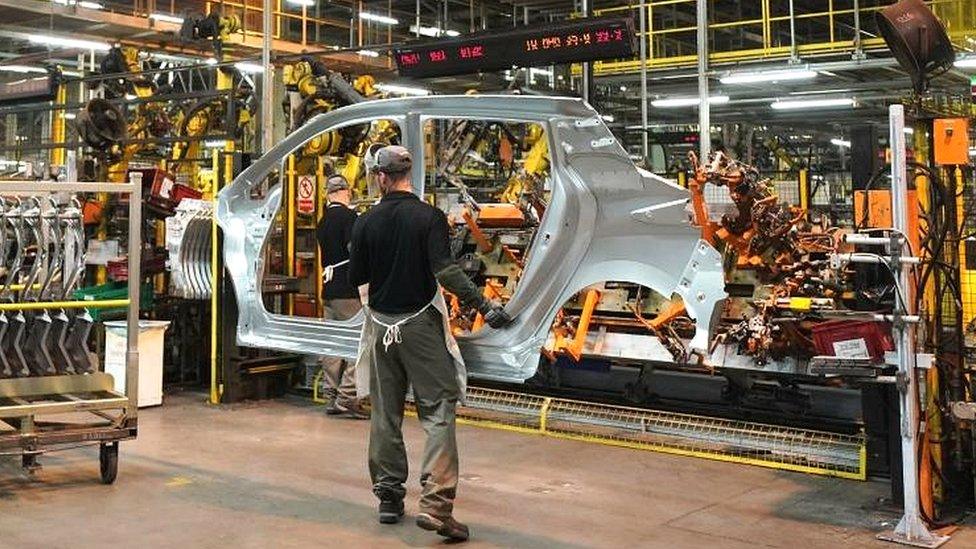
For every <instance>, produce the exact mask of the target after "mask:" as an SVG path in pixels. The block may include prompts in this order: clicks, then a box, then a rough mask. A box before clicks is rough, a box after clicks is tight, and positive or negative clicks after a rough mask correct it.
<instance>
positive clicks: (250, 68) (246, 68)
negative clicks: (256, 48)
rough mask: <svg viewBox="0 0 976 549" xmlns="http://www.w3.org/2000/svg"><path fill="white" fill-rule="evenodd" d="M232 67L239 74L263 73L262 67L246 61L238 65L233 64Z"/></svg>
mask: <svg viewBox="0 0 976 549" xmlns="http://www.w3.org/2000/svg"><path fill="white" fill-rule="evenodd" d="M234 67H235V68H237V70H239V71H241V72H246V73H250V74H254V73H258V72H264V67H262V66H261V65H258V64H257V63H248V62H246V61H240V62H238V63H234Z"/></svg>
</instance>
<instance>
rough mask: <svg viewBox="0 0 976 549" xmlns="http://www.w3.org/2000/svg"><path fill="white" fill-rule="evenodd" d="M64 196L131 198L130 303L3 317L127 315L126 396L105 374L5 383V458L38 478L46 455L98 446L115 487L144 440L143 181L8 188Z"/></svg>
mask: <svg viewBox="0 0 976 549" xmlns="http://www.w3.org/2000/svg"><path fill="white" fill-rule="evenodd" d="M59 192H66V193H112V194H127V195H128V196H129V227H128V229H129V235H128V262H129V277H128V294H129V296H128V299H113V300H102V301H46V302H45V301H31V302H26V303H23V302H22V303H0V311H25V310H35V311H38V310H51V309H59V310H60V309H76V310H78V309H104V308H118V307H127V308H128V332H127V342H126V343H127V345H126V347H127V352H126V369H125V372H126V374H125V381H126V383H125V394H120V393H118V392H116V391H115V389H114V380H113V378H112V376H111V375H109V374H106V373H104V372H101V371H95V372H91V373H74V374H70V375H43V376H29V377H15V378H10V379H0V455H20V456H21V459H22V464H23V466H24V469H25V470H26V471H27V472H28V474H33V473H34V472H35V471H36V470H37V469H38V468H39V465H38V463H37V456H38V455H40V454H43V453H46V452H52V451H56V450H65V449H69V448H76V447H80V446H89V445H96V444H97V445H99V447H100V452H99V462H100V466H101V467H100V470H101V479H102V482H103V483H105V484H111V483H112V482H114V481H115V478H116V475H117V473H118V460H119V441H122V440H128V439H132V438H135V436H136V421H137V410H138V402H137V398H138V394H139V390H138V389H139V387H138V383H139V350H138V346H137V342H138V337H139V282H140V271H139V268H140V251H141V248H140V246H141V243H140V227H141V224H142V219H141V218H142V174H140V173H133V174H132V175H131V176H130V180H129V182H128V183H60V182H31V181H0V196H4V197H18V198H21V197H31V196H40V195H49V194H51V193H59ZM62 283H64V282H62Z"/></svg>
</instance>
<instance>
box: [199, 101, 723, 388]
mask: <svg viewBox="0 0 976 549" xmlns="http://www.w3.org/2000/svg"><path fill="white" fill-rule="evenodd" d="M460 117H463V118H464V119H484V120H496V121H498V120H503V121H513V122H528V123H537V124H541V125H542V126H543V127H544V128H545V130H546V131H545V135H546V138H547V139H549V140H550V141H549V150H550V151H551V153H550V155H551V182H552V196H551V200H550V203H549V207H548V210H547V213H546V216H545V217H544V219H543V221H542V223H541V225H540V226H539V228H538V231H537V233H536V236H535V241H534V242H533V243H532V246H531V248H530V250H529V253H528V257H527V260H526V264H525V270H524V272H523V276H522V278H521V280H520V282H519V285H518V289H517V291H516V293H515V295H514V296H513V297H512V299H511V300H510V301H509V302H508V303H507V304H506V310H507V311H508V313H509V314H511V315H512V316H513V317H515V319H516V320H515V322H514V323H513V324H512V325H510V326H508V327H506V328H504V329H501V330H494V329H488V328H485V329H483V330H481V331H479V332H476V333H474V334H471V335H466V336H460V337H459V338H458V343H459V345H460V347H461V351H462V354H463V355H464V358H465V361H466V362H467V366H468V371H469V372H470V373H471V375H472V376H475V377H480V378H487V379H496V380H503V381H523V380H525V379H527V378H529V377H530V376H532V375H533V374H534V373H535V371H536V368H537V366H538V362H539V355H540V349H541V347H542V346H543V344H544V343H545V340H546V337H547V336H548V334H549V329H550V326H551V324H552V322H553V319H554V317H555V315H556V313H557V312H558V311H559V309H560V308H561V307H562V306H563V304H564V303H565V302H566V301H567V300H568V299H570V298H571V297H572V296H573V295H574V294H575V293H577V292H579V291H580V290H582V289H583V288H585V287H587V286H589V285H591V284H595V283H598V282H603V281H606V280H614V281H622V282H630V283H634V284H640V285H643V286H646V287H649V288H651V289H653V290H655V291H656V292H658V293H660V294H662V295H664V296H672V295H674V294H677V295H679V296H681V298H682V299H683V300H684V303H685V305H686V307H687V310H688V313H689V316H691V317H692V318H694V319H695V320H696V321H697V323H696V334H695V337H694V338H693V339H692V341H691V343H690V345H691V347H692V348H693V349H696V350H699V351H704V350H705V349H706V347H707V346H708V337H709V329H710V326H711V323H712V317H713V314H714V312H715V310H716V306H717V305H718V304H719V302H720V301H721V300H723V299H724V298H725V297H726V294H725V290H724V285H725V282H724V275H723V271H722V265H721V256H720V254H719V253H718V251H716V250H715V249H714V248H713V247H712V246H711V245H709V244H708V243H706V242H704V241H702V240H700V238H699V231H698V230H697V229H696V228H695V227H693V226H692V225H691V224H690V222H689V215H688V211H687V202H688V199H689V194H688V192H687V191H686V190H685V189H682V188H681V187H678V186H677V185H675V184H673V183H671V182H670V181H668V180H666V179H664V178H661V177H658V176H656V175H654V174H651V173H649V172H647V171H644V170H641V169H639V168H637V167H636V166H635V165H634V164H633V162H632V161H631V160H630V158H629V157H628V155H627V153H626V151H625V150H624V149H623V148H622V147H621V146H620V144H619V143H618V142H617V140H616V139H615V138H614V137H613V135H612V134H611V133H610V130H609V129H608V128H607V127H606V125H605V124H604V123H603V121H602V120H601V119H600V117H599V115H598V113H597V112H596V111H595V110H594V109H593V108H592V107H590V106H589V105H587V104H586V103H585V102H583V101H581V100H578V99H572V98H551V97H526V96H511V95H506V96H490V95H476V96H437V97H421V98H408V99H389V100H380V101H370V102H365V103H360V104H357V105H351V106H348V107H344V108H340V109H337V110H335V111H331V112H329V113H326V114H323V115H320V116H318V117H316V118H313V119H312V120H311V121H309V123H308V124H306V125H305V126H303V127H301V128H299V129H298V130H296V131H295V132H294V133H292V134H291V135H289V136H288V137H286V138H285V139H284V140H283V141H282V142H280V143H279V144H278V145H276V146H275V147H274V148H273V149H272V150H271V151H270V152H269V153H268V154H265V155H264V156H262V157H261V158H260V159H258V160H257V161H255V162H254V164H253V165H251V166H250V167H249V168H247V169H246V170H245V171H244V172H243V173H241V175H240V176H238V177H237V178H236V179H235V180H234V182H233V183H232V184H231V185H229V186H228V187H226V188H225V189H223V190H222V191H221V192H220V195H219V197H218V204H217V220H218V223H219V224H220V226H221V228H222V229H223V231H224V258H225V262H226V265H227V268H228V270H229V272H230V275H231V277H232V279H233V281H234V287H235V292H236V297H237V300H238V304H239V309H240V316H239V320H238V326H237V340H238V344H240V345H245V346H252V347H263V348H272V349H280V350H284V351H292V352H302V353H312V354H321V355H332V356H340V357H344V358H349V359H353V358H355V357H356V354H357V348H358V345H359V337H360V329H361V326H362V322H363V315H362V313H360V314H359V315H357V316H356V317H355V318H353V319H350V320H348V321H327V320H320V319H312V318H301V317H293V316H283V315H278V314H273V313H271V312H269V311H268V310H266V309H265V307H264V304H263V301H262V299H261V293H260V288H261V279H262V277H263V270H264V257H265V254H264V247H265V241H266V240H267V238H268V236H269V234H270V230H271V227H272V223H273V220H274V218H275V216H276V215H277V212H278V210H279V208H280V207H281V203H282V187H281V185H280V184H278V185H276V186H274V187H272V188H271V189H270V190H269V192H268V193H267V194H266V196H264V197H263V198H261V199H256V200H255V199H252V198H251V196H252V191H253V190H254V189H255V188H256V187H258V186H259V185H261V184H262V183H263V182H264V181H265V180H266V178H268V176H269V175H270V174H271V173H272V172H273V171H274V170H276V169H278V170H281V167H282V162H283V161H285V160H286V159H287V157H288V155H289V154H291V153H292V152H294V151H296V150H297V149H299V148H300V147H301V146H302V145H303V144H304V143H305V142H307V141H308V140H309V139H312V138H313V137H315V136H316V135H319V134H321V133H322V132H324V131H329V130H333V129H336V128H338V127H342V126H346V125H350V124H362V123H368V122H371V121H375V120H393V121H395V122H396V123H397V124H398V125H399V126H400V129H401V133H402V143H403V145H404V146H406V147H407V148H408V149H410V151H411V152H412V153H413V155H414V157H415V158H422V157H423V154H424V152H423V135H422V131H423V130H422V128H423V127H424V120H425V119H428V118H442V119H443V118H446V119H452V118H454V119H456V118H460ZM424 164H425V163H424V162H415V164H414V168H413V174H412V175H413V181H414V191H415V192H416V193H418V194H420V195H423V192H424V187H423V183H424V181H425V180H426V178H425V173H424V171H425V168H424ZM282 172H283V170H282Z"/></svg>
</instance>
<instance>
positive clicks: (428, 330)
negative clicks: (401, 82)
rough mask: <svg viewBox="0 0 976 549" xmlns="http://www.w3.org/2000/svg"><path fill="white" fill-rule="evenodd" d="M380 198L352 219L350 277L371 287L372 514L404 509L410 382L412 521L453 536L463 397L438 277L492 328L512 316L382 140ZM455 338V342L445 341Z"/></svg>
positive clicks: (406, 157)
mask: <svg viewBox="0 0 976 549" xmlns="http://www.w3.org/2000/svg"><path fill="white" fill-rule="evenodd" d="M375 162H376V163H375V166H373V167H372V169H371V171H373V172H374V174H375V177H376V180H377V183H378V185H379V188H380V192H381V193H382V195H383V198H382V200H380V202H379V204H377V205H375V206H373V208H372V209H370V210H369V211H368V212H366V213H365V214H363V215H362V216H361V217H360V218H359V219H358V220H357V221H356V224H355V225H354V226H353V231H352V243H351V254H350V263H349V281H350V282H351V283H352V284H353V285H356V286H358V285H361V284H367V283H368V284H369V303H368V307H367V322H370V323H373V324H372V326H371V327H372V328H375V330H374V332H375V333H374V334H373V335H372V336H371V338H370V339H371V340H368V341H365V344H366V345H369V346H370V350H371V354H372V360H371V361H370V372H369V374H370V377H369V379H370V403H371V404H372V416H371V427H370V437H369V472H370V477H371V478H372V481H373V493H375V494H376V496H377V497H378V498H379V500H380V506H379V520H380V522H382V523H395V522H398V521H399V520H400V518H401V517H402V516H403V497H404V494H405V493H406V491H405V490H404V488H403V483H404V482H406V480H407V456H406V452H405V449H404V446H403V434H402V432H401V424H402V422H403V407H404V399H405V397H406V393H407V388H408V386H412V387H413V394H414V400H415V403H416V406H417V415H418V416H419V417H420V422H421V424H422V425H423V428H424V431H425V432H426V434H427V443H426V446H425V448H424V459H423V465H422V468H421V476H420V483H421V485H422V486H423V492H422V494H421V497H420V513H419V514H418V515H417V525H418V526H420V527H421V528H424V529H426V530H433V531H436V532H437V533H438V534H440V535H442V536H444V537H447V538H449V539H453V540H466V539H468V528H467V526H465V525H464V524H461V523H460V522H457V521H456V520H455V519H454V517H453V509H454V496H455V494H456V492H457V483H458V454H457V441H456V439H455V434H454V420H455V407H456V406H457V403H458V400H459V399H460V398H461V396H462V394H461V393H462V389H461V387H462V382H463V380H459V378H458V372H459V370H458V369H457V368H456V366H457V364H456V362H455V357H453V356H452V353H451V351H450V350H449V348H448V338H450V331H449V330H447V331H445V330H446V320H445V318H444V317H443V316H442V312H443V311H445V306H444V305H443V298H442V297H441V296H440V293H439V288H438V282H439V283H440V284H441V285H443V286H444V287H445V288H446V289H447V290H448V291H450V292H451V293H453V294H454V295H456V296H457V297H458V299H459V300H460V301H461V303H462V305H464V306H469V307H476V308H477V309H478V311H480V312H481V313H482V314H483V315H484V318H485V320H486V322H487V323H488V324H489V325H490V326H491V327H493V328H501V327H503V326H505V325H507V324H508V323H509V322H511V318H509V316H508V315H507V314H506V313H505V310H504V309H503V308H502V307H501V306H499V305H496V304H493V303H491V302H490V301H488V300H487V299H485V297H484V296H483V295H482V292H481V291H480V290H479V289H478V287H477V286H475V285H474V284H473V283H472V282H471V280H470V279H468V277H467V276H466V275H465V274H464V272H463V271H462V270H461V269H460V267H458V266H457V265H456V264H455V263H454V261H453V259H452V257H451V252H450V245H449V242H448V225H447V217H446V216H445V215H444V212H442V211H441V210H438V209H437V208H434V207H432V206H430V205H428V204H426V203H424V202H422V201H421V200H420V199H419V198H418V197H417V195H415V194H413V192H412V189H413V185H412V183H411V181H410V170H411V167H412V165H413V160H412V158H411V156H410V153H409V151H407V149H405V148H403V147H399V146H389V147H385V148H383V149H381V150H380V151H378V152H377V153H376V160H375ZM451 341H452V342H453V340H451Z"/></svg>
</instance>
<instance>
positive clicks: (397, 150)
mask: <svg viewBox="0 0 976 549" xmlns="http://www.w3.org/2000/svg"><path fill="white" fill-rule="evenodd" d="M375 159H376V164H375V166H373V168H372V171H375V172H383V173H403V172H406V171H409V170H410V168H411V167H412V166H413V156H411V155H410V151H408V150H407V149H406V148H405V147H401V146H400V145H388V146H386V147H383V148H382V149H380V150H378V151H376V156H375Z"/></svg>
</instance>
